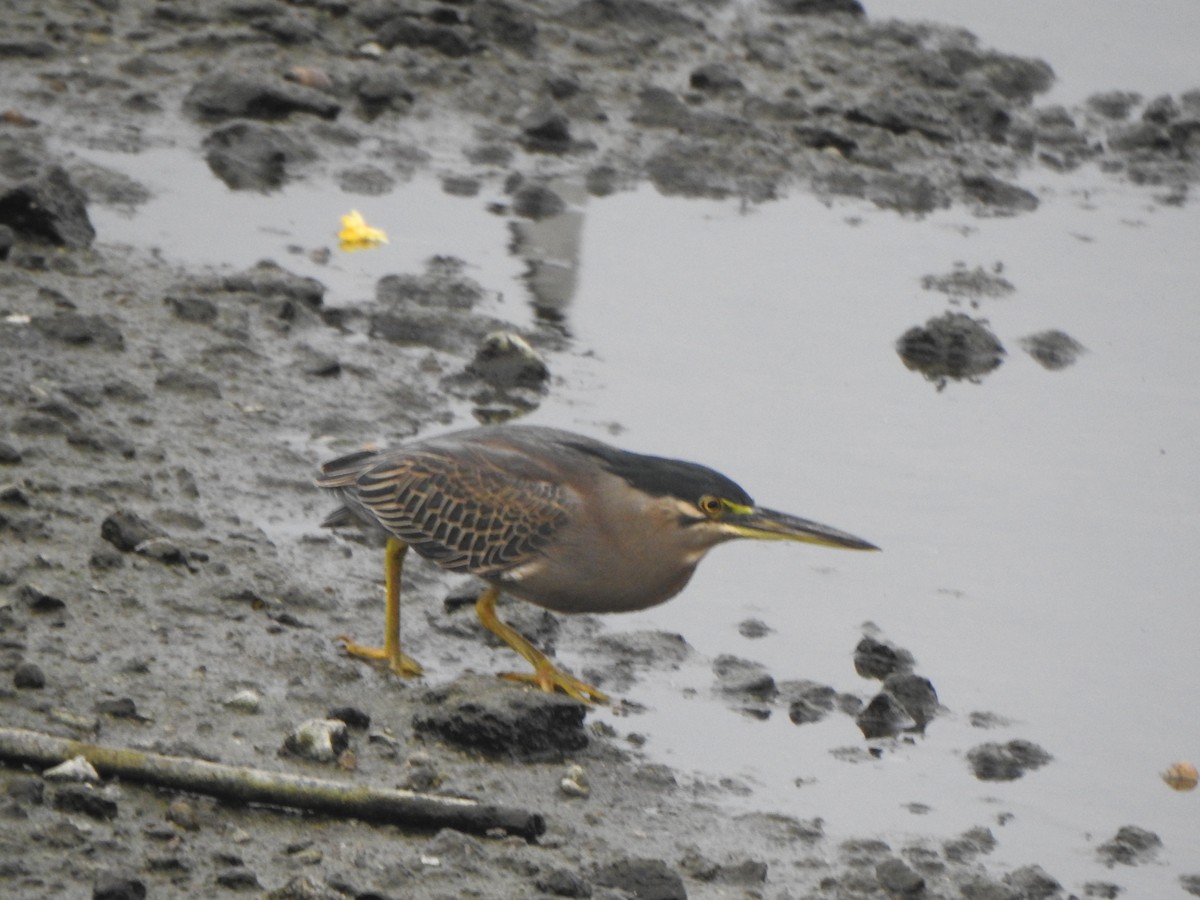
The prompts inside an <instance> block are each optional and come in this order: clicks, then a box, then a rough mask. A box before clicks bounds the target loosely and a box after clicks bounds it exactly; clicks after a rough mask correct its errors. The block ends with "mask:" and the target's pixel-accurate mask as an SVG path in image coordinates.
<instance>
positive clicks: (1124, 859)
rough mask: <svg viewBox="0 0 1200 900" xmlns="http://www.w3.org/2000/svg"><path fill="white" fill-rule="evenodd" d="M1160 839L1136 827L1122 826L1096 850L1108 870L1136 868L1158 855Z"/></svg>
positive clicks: (1151, 832) (1160, 845)
mask: <svg viewBox="0 0 1200 900" xmlns="http://www.w3.org/2000/svg"><path fill="white" fill-rule="evenodd" d="M1161 847H1162V838H1160V837H1159V836H1158V835H1157V834H1155V833H1154V832H1153V831H1147V830H1146V829H1145V828H1139V827H1138V826H1136V825H1123V826H1122V827H1121V828H1119V829H1118V830H1117V833H1116V835H1115V836H1114V837H1113V838H1112V839H1111V840H1108V841H1105V842H1104V843H1103V844H1101V845H1100V846H1099V847H1097V848H1096V855H1097V856H1098V857H1099V858H1100V861H1101V862H1102V863H1104V864H1105V865H1106V866H1108V867H1109V868H1110V869H1111V868H1112V867H1113V866H1115V865H1122V866H1137V865H1141V864H1142V863H1146V862H1150V861H1151V860H1153V859H1154V857H1155V856H1157V855H1158V851H1159V849H1160V848H1161Z"/></svg>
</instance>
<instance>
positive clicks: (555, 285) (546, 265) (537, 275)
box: [511, 182, 587, 324]
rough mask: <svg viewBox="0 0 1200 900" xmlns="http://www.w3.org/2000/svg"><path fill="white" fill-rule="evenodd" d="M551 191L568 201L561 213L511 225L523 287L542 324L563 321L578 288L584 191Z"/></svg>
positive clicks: (565, 187) (566, 187)
mask: <svg viewBox="0 0 1200 900" xmlns="http://www.w3.org/2000/svg"><path fill="white" fill-rule="evenodd" d="M554 190H555V192H556V193H557V195H558V196H559V197H560V198H562V199H563V200H564V201H566V202H567V204H569V205H567V206H565V207H564V208H563V209H562V211H561V212H556V213H554V214H553V215H548V216H545V217H544V218H536V219H518V220H516V221H514V222H513V223H512V225H511V227H512V233H513V252H514V253H515V254H516V255H517V256H520V257H522V258H523V259H524V260H525V262H526V270H525V275H524V279H525V284H526V285H527V286H528V288H529V293H530V296H531V298H532V303H533V308H534V312H535V314H536V315H537V318H538V319H539V320H540V321H543V322H549V323H553V324H559V323H561V322H563V321H564V320H565V319H566V308H567V306H568V305H570V303H571V300H572V298H573V297H574V296H575V291H576V290H577V289H578V286H579V259H580V256H579V254H580V246H581V244H582V242H583V210H582V208H581V206H582V205H583V204H584V203H585V202H587V192H586V191H585V190H584V189H583V188H582V187H581V186H580V185H578V184H573V183H569V182H556V183H555V184H554Z"/></svg>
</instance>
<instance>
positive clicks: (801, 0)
mask: <svg viewBox="0 0 1200 900" xmlns="http://www.w3.org/2000/svg"><path fill="white" fill-rule="evenodd" d="M771 5H772V6H773V7H774V8H775V9H776V10H777V11H778V12H781V13H788V14H790V15H793V16H829V15H833V14H834V13H846V14H849V15H852V16H865V15H866V14H867V13H866V10H864V9H863V5H862V4H861V3H859V2H858V0H771Z"/></svg>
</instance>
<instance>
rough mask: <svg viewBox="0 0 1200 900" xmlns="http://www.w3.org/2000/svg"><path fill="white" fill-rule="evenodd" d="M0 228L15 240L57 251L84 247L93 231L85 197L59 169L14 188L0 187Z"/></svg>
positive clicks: (45, 172)
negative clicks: (4, 227) (53, 247)
mask: <svg viewBox="0 0 1200 900" xmlns="http://www.w3.org/2000/svg"><path fill="white" fill-rule="evenodd" d="M0 224H2V225H7V226H9V227H10V228H12V230H13V231H14V232H15V233H16V234H17V235H19V236H21V237H24V238H28V239H30V240H34V241H45V242H48V243H51V244H54V245H56V246H60V247H88V246H91V243H92V241H93V240H94V239H95V237H96V229H94V228H93V227H92V222H91V220H90V219H89V218H88V214H87V197H86V196H85V195H84V193H83V191H81V190H80V189H79V188H78V187H76V186H75V184H74V183H73V182H72V181H71V176H70V175H68V174H67V171H66V169H64V168H62V167H61V166H50V167H48V168H46V169H44V170H43V171H42V172H40V173H39V174H38V175H36V176H34V177H33V178H31V179H29V180H27V181H23V182H21V183H19V184H16V185H8V186H0Z"/></svg>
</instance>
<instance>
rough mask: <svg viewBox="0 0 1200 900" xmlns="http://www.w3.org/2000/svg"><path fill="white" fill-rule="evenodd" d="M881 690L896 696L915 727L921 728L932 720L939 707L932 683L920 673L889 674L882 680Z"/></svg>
mask: <svg viewBox="0 0 1200 900" xmlns="http://www.w3.org/2000/svg"><path fill="white" fill-rule="evenodd" d="M883 690H884V691H886V692H887V693H889V694H891V695H892V696H893V697H895V698H896V701H897V702H898V703H899V704H900V706H901V707H902V708H903V709H904V711H905V712H906V713H908V714H909V715H910V716H911V717H912V719H913V722H914V723H915V726H916V728H917V729H923V728H924V727H925V726H926V725H927V724H928V723H929V722H930V721H932V720H933V717H934V716H936V715H937V712H938V709H939V708H940V707H939V704H938V697H937V691H935V690H934V689H933V683H932V682H931V681H930V680H929V679H928V678H922V677H921V676H920V675H914V674H911V673H896V674H894V675H889V676H888V677H887V678H885V679H884V681H883Z"/></svg>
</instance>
